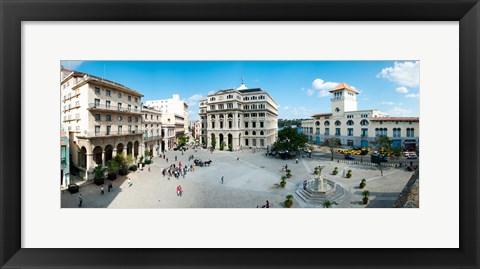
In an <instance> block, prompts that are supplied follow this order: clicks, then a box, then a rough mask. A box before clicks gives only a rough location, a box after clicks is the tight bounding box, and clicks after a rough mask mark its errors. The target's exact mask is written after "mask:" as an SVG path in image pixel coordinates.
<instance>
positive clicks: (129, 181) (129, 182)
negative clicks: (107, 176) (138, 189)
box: [127, 178, 132, 188]
mask: <svg viewBox="0 0 480 269" xmlns="http://www.w3.org/2000/svg"><path fill="white" fill-rule="evenodd" d="M127 183H128V187H129V188H130V187H131V186H132V181H131V180H130V178H128V181H127Z"/></svg>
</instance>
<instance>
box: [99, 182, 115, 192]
mask: <svg viewBox="0 0 480 269" xmlns="http://www.w3.org/2000/svg"><path fill="white" fill-rule="evenodd" d="M107 188H108V192H110V191H111V190H112V189H113V185H112V182H108V184H107ZM100 194H105V189H104V188H103V185H102V186H100Z"/></svg>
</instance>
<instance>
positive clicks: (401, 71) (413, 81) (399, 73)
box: [377, 61, 420, 87]
mask: <svg viewBox="0 0 480 269" xmlns="http://www.w3.org/2000/svg"><path fill="white" fill-rule="evenodd" d="M377 78H385V79H388V80H390V81H392V82H394V83H396V84H398V85H399V86H406V87H417V86H418V84H419V83H420V62H419V61H415V62H395V63H394V64H393V66H392V67H387V68H384V69H382V71H380V73H378V74H377Z"/></svg>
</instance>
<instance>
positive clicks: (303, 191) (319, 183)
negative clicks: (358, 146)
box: [296, 165, 344, 204]
mask: <svg viewBox="0 0 480 269" xmlns="http://www.w3.org/2000/svg"><path fill="white" fill-rule="evenodd" d="M324 168H325V165H319V166H317V167H315V170H314V173H313V174H314V177H313V179H311V180H309V181H307V184H306V185H305V186H303V187H302V186H300V187H299V188H298V189H297V191H296V193H297V195H298V196H299V197H300V198H301V199H302V200H304V201H305V202H307V203H311V204H321V203H322V202H323V201H324V200H330V201H333V200H334V199H338V198H339V197H341V196H343V195H344V189H343V188H342V187H341V186H340V185H338V184H336V183H335V182H333V181H331V180H328V179H327V175H322V170H323V169H324Z"/></svg>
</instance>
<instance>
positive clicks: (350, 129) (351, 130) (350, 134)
mask: <svg viewBox="0 0 480 269" xmlns="http://www.w3.org/2000/svg"><path fill="white" fill-rule="evenodd" d="M347 132H348V136H353V128H348V129H347Z"/></svg>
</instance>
